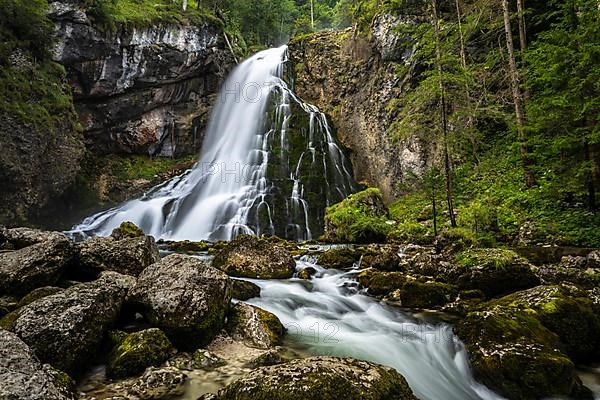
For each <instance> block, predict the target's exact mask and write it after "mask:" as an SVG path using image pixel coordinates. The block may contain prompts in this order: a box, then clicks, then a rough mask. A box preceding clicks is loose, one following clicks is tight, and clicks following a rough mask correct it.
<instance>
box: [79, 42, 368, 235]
mask: <svg viewBox="0 0 600 400" xmlns="http://www.w3.org/2000/svg"><path fill="white" fill-rule="evenodd" d="M286 61H287V47H286V46H283V47H279V48H273V49H269V50H265V51H262V52H260V53H258V54H256V55H255V56H253V57H251V58H249V59H248V60H246V61H244V62H243V63H242V64H240V65H239V66H238V67H237V68H236V69H235V70H234V71H233V72H232V73H231V75H230V77H229V78H228V79H227V81H226V82H225V84H224V87H223V89H222V90H221V93H220V94H219V98H218V100H217V103H216V105H215V109H214V111H213V115H212V118H211V121H210V123H209V125H208V128H207V135H206V139H205V142H204V143H203V146H202V151H201V154H200V158H199V161H198V163H197V164H196V165H195V166H194V168H193V169H191V170H189V171H187V172H186V173H184V174H183V175H180V176H178V177H176V178H174V179H172V180H170V181H168V182H165V183H163V184H162V185H159V186H157V187H155V188H153V189H152V190H151V191H150V192H149V193H146V194H145V195H144V196H143V197H141V198H139V199H136V200H132V201H129V202H127V203H125V204H123V205H121V206H119V207H116V208H113V209H110V210H107V211H104V212H101V213H98V214H96V215H93V216H91V217H88V218H86V219H85V220H84V221H83V222H81V223H80V224H79V225H77V226H75V227H74V228H73V230H72V231H71V233H72V234H74V235H80V236H83V237H86V236H90V235H108V234H110V232H111V231H112V230H113V229H114V228H116V227H117V226H119V225H120V224H121V223H122V222H124V221H132V222H134V223H136V224H137V225H138V226H140V227H141V228H142V229H143V230H144V231H145V232H146V233H147V234H150V235H153V236H155V237H156V238H163V239H173V240H183V239H189V240H200V239H209V240H218V239H231V238H233V237H235V236H236V235H238V234H241V233H250V234H256V235H262V234H267V235H277V236H280V237H285V238H288V239H292V240H306V239H312V238H313V237H316V236H318V235H319V234H320V232H321V230H322V226H323V216H324V210H325V207H326V206H328V205H330V204H334V203H336V202H338V201H340V200H342V199H343V198H345V197H346V196H347V195H349V194H351V193H352V192H354V191H355V189H356V188H355V183H354V181H353V178H352V174H351V168H350V166H349V163H348V161H347V160H346V158H345V156H344V154H343V152H342V150H341V148H340V146H339V145H338V143H337V142H336V140H335V138H334V136H333V134H332V131H331V128H330V127H329V124H328V122H327V118H326V117H325V115H324V114H323V113H321V112H320V111H319V110H318V109H317V108H316V107H315V106H313V105H310V104H306V103H304V102H303V101H302V100H301V99H300V98H298V97H297V96H296V95H295V94H294V93H293V92H292V91H291V90H290V88H289V87H288V85H287V84H286V82H285V81H284V79H283V78H284V73H285V68H286V65H287V63H286Z"/></svg>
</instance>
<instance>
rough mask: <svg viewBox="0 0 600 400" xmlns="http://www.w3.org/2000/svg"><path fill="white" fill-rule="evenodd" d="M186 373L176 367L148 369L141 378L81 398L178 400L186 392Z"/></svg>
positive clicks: (116, 384)
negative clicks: (176, 399) (173, 399)
mask: <svg viewBox="0 0 600 400" xmlns="http://www.w3.org/2000/svg"><path fill="white" fill-rule="evenodd" d="M186 380H187V375H186V374H185V372H183V371H181V370H178V369H177V368H174V367H163V368H155V367H150V368H148V369H147V370H146V371H145V372H144V374H143V375H142V376H141V377H139V378H134V379H128V380H125V381H121V382H117V383H113V384H110V385H107V386H106V387H104V388H102V389H101V390H98V391H94V392H89V393H86V394H85V395H83V396H81V397H80V399H82V400H95V399H97V398H99V397H100V398H109V399H127V400H158V399H170V398H178V397H179V396H182V395H183V394H184V392H185V381H186Z"/></svg>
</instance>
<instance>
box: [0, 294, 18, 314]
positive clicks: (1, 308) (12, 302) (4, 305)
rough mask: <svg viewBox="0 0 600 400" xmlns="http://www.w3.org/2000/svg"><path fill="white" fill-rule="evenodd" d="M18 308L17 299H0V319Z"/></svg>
mask: <svg viewBox="0 0 600 400" xmlns="http://www.w3.org/2000/svg"><path fill="white" fill-rule="evenodd" d="M17 307H19V298H18V297H15V296H2V297H0V318H2V317H4V316H5V315H6V314H8V313H10V312H11V311H14V310H16V309H17Z"/></svg>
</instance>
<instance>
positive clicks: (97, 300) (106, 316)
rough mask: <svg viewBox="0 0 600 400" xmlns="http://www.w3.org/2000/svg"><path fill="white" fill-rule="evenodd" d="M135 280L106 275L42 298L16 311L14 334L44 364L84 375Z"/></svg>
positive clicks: (127, 277)
mask: <svg viewBox="0 0 600 400" xmlns="http://www.w3.org/2000/svg"><path fill="white" fill-rule="evenodd" d="M133 282H134V278H132V277H129V276H126V275H120V274H117V273H115V272H105V273H103V274H102V275H101V277H100V279H98V280H96V281H94V282H89V283H82V284H79V285H75V286H72V287H70V288H68V289H65V290H63V291H62V292H59V293H56V294H54V295H51V296H47V297H43V298H41V299H39V300H37V301H34V302H33V303H31V304H29V305H27V306H25V307H23V308H21V309H19V310H18V311H16V312H17V313H18V314H17V318H16V319H15V321H14V323H13V324H12V325H13V326H12V331H13V332H14V333H16V334H17V335H18V336H19V337H20V338H21V339H22V340H23V341H24V342H25V343H27V344H28V345H29V347H31V349H32V350H33V351H34V352H35V354H36V355H37V356H38V357H39V358H40V359H41V360H42V361H44V362H47V363H49V364H51V365H52V366H54V367H56V368H59V369H61V370H64V371H66V372H68V373H70V374H75V375H77V374H79V373H81V372H82V371H81V369H80V368H81V367H83V366H85V365H86V364H87V363H88V362H90V361H91V357H92V356H93V355H94V353H95V352H96V351H97V350H98V346H99V345H100V342H101V340H102V336H103V334H104V332H105V331H106V330H107V329H108V328H109V327H110V326H111V325H112V324H113V322H114V321H115V320H116V318H117V316H118V315H119V312H120V310H121V306H122V304H123V301H124V300H125V296H126V294H127V290H128V289H129V288H130V287H131V286H132V285H133Z"/></svg>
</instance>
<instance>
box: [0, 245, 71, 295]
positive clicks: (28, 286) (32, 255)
mask: <svg viewBox="0 0 600 400" xmlns="http://www.w3.org/2000/svg"><path fill="white" fill-rule="evenodd" d="M71 250H72V245H71V241H70V240H69V239H68V238H67V237H66V236H64V235H54V236H53V237H52V238H51V239H48V240H45V241H43V242H40V243H37V244H32V245H30V246H27V247H24V248H21V249H19V250H14V251H8V252H3V253H0V295H3V294H15V295H24V294H27V293H28V292H30V291H31V290H33V289H35V288H37V287H40V286H47V285H53V284H55V283H56V282H57V281H58V280H59V279H60V277H61V275H62V273H63V272H64V270H65V268H66V266H67V264H68V262H69V261H70V258H71Z"/></svg>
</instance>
